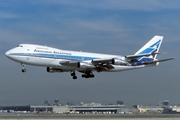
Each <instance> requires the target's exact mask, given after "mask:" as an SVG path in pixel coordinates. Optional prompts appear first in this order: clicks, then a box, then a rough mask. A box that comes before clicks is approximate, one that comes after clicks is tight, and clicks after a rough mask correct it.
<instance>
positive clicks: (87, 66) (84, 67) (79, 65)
mask: <svg viewBox="0 0 180 120" xmlns="http://www.w3.org/2000/svg"><path fill="white" fill-rule="evenodd" d="M77 67H78V68H83V69H90V68H91V69H92V68H95V66H94V65H93V64H91V63H85V62H78V64H77Z"/></svg>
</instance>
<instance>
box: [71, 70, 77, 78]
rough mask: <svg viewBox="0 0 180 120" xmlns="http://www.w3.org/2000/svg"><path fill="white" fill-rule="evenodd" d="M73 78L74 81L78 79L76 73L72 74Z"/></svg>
mask: <svg viewBox="0 0 180 120" xmlns="http://www.w3.org/2000/svg"><path fill="white" fill-rule="evenodd" d="M71 76H72V78H73V79H77V76H76V73H75V71H73V72H72V73H71Z"/></svg>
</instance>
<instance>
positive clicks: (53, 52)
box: [34, 49, 71, 55]
mask: <svg viewBox="0 0 180 120" xmlns="http://www.w3.org/2000/svg"><path fill="white" fill-rule="evenodd" d="M34 52H39V53H52V54H64V55H71V53H66V52H57V51H49V50H37V49H35V50H34Z"/></svg>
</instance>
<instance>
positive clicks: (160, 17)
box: [0, 0, 180, 105]
mask: <svg viewBox="0 0 180 120" xmlns="http://www.w3.org/2000/svg"><path fill="white" fill-rule="evenodd" d="M179 13H180V1H179V0H173V2H172V1H170V0H148V1H145V0H86V1H85V0H36V1H32V0H1V4H0V58H1V61H0V64H1V77H0V105H19V104H30V103H32V104H39V103H43V101H44V100H49V101H50V102H51V101H53V100H54V99H55V98H57V99H59V101H60V102H62V103H63V102H65V103H66V102H81V101H85V102H93V101H94V102H102V103H104V104H105V103H116V101H117V100H123V101H124V102H125V103H126V104H158V102H159V101H161V100H166V99H167V100H170V103H172V104H179V103H180V94H179V91H180V79H179V76H180V72H179V71H180V64H179V55H180V54H179V48H180V40H179V39H180V14H179ZM154 35H162V36H164V41H163V44H162V46H161V49H160V51H161V52H166V53H167V54H161V55H158V58H168V57H176V59H175V60H173V61H168V62H164V63H161V64H160V65H159V66H157V67H151V68H145V69H139V70H132V71H125V72H115V73H96V72H95V75H96V77H95V78H93V79H84V78H81V74H79V73H77V76H78V79H77V80H72V77H71V76H70V73H47V72H46V68H43V67H32V66H27V72H26V73H22V72H21V65H20V64H18V63H15V62H13V61H11V60H9V59H8V58H6V57H5V55H4V53H5V52H6V51H7V50H9V49H11V48H13V47H15V46H17V45H18V44H20V43H33V44H41V45H48V46H51V47H57V48H60V49H68V50H78V51H88V52H99V53H108V54H117V55H130V54H134V53H135V52H136V51H137V50H138V49H140V48H141V47H142V46H143V45H144V44H145V43H146V42H147V41H149V40H150V39H151V38H152V37H153V36H154Z"/></svg>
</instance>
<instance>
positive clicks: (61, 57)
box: [10, 53, 98, 61]
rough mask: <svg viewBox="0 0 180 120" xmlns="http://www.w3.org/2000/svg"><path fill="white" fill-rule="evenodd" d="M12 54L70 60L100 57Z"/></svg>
mask: <svg viewBox="0 0 180 120" xmlns="http://www.w3.org/2000/svg"><path fill="white" fill-rule="evenodd" d="M10 55H17V56H31V57H43V58H53V59H68V60H79V61H82V60H92V59H98V58H95V57H85V56H72V55H70V56H69V55H59V54H43V53H12V54H10Z"/></svg>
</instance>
